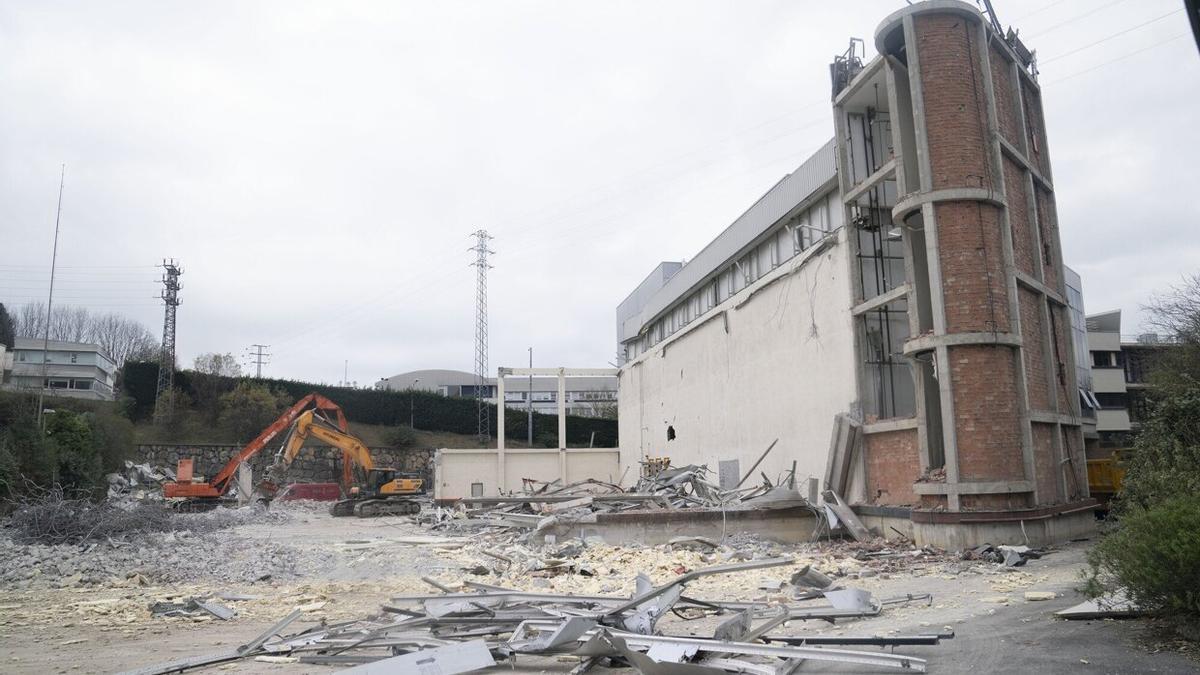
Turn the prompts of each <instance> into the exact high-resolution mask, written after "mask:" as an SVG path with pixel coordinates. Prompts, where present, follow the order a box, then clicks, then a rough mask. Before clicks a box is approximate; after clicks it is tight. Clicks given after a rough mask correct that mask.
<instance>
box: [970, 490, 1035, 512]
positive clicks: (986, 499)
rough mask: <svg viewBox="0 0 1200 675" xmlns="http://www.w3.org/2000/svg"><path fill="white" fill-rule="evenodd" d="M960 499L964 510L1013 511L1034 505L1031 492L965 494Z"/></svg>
mask: <svg viewBox="0 0 1200 675" xmlns="http://www.w3.org/2000/svg"><path fill="white" fill-rule="evenodd" d="M959 500H960V501H959V506H960V508H961V509H962V510H963V511H1011V510H1014V509H1026V508H1029V507H1030V506H1033V505H1032V504H1030V503H1029V493H1011V494H994V495H963V496H962V497H960V498H959Z"/></svg>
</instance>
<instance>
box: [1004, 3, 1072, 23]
mask: <svg viewBox="0 0 1200 675" xmlns="http://www.w3.org/2000/svg"><path fill="white" fill-rule="evenodd" d="M1066 1H1067V0H1058V1H1057V2H1051V3H1048V4H1046V5H1043V6H1042V7H1039V8H1038V9H1035V10H1033V11H1032V12H1029V13H1027V14H1022V15H1021V16H1018V17H1017V18H1015V19H1013V23H1016V22H1018V21H1022V20H1024V19H1028V18H1029V17H1031V16H1033V15H1034V14H1041V13H1042V12H1044V11H1046V10H1048V9H1051V8H1053V7H1057V6H1059V5H1061V4H1063V3H1064V2H1066Z"/></svg>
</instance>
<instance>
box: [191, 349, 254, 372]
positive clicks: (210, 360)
mask: <svg viewBox="0 0 1200 675" xmlns="http://www.w3.org/2000/svg"><path fill="white" fill-rule="evenodd" d="M192 367H193V368H194V369H195V370H196V371H198V372H201V373H204V374H205V375H221V376H224V377H239V376H241V374H242V366H241V364H239V363H238V361H237V359H236V358H234V356H233V354H230V353H228V352H226V353H224V354H218V353H216V352H209V353H208V354H201V355H200V356H197V357H196V359H195V360H194V361H193V362H192Z"/></svg>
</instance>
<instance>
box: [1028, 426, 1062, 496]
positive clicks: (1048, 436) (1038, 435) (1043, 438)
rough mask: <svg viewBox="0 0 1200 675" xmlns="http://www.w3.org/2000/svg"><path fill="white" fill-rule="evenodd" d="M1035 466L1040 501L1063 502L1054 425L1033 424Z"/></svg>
mask: <svg viewBox="0 0 1200 675" xmlns="http://www.w3.org/2000/svg"><path fill="white" fill-rule="evenodd" d="M1032 426H1033V466H1034V471H1036V472H1037V488H1038V501H1039V502H1040V503H1042V504H1057V503H1059V502H1061V501H1062V499H1061V497H1060V496H1059V494H1058V473H1057V472H1058V462H1057V461H1056V460H1055V453H1054V434H1055V433H1057V430H1056V428H1055V426H1054V425H1053V424H1038V423H1037V422H1034V423H1033V425H1032Z"/></svg>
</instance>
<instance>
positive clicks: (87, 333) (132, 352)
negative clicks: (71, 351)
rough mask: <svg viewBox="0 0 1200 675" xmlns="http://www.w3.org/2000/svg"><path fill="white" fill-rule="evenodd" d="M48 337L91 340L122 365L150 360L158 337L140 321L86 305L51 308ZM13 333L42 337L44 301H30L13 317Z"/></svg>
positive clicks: (79, 340)
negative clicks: (102, 311)
mask: <svg viewBox="0 0 1200 675" xmlns="http://www.w3.org/2000/svg"><path fill="white" fill-rule="evenodd" d="M51 314H52V315H53V316H52V317H51V319H50V339H51V340H66V341H68V342H92V343H95V344H98V345H100V351H102V352H104V353H105V354H106V355H107V356H108V357H109V358H110V359H112V360H113V363H115V364H116V365H117V367H118V368H121V367H122V366H124V365H125V362H126V361H130V360H134V361H137V360H143V359H144V360H152V359H155V358H157V356H158V344H159V343H158V338H157V337H155V336H154V334H153V333H151V332H150V329H148V328H146V326H145V325H143V324H142V323H141V322H139V321H136V320H134V319H130V318H129V317H127V316H124V315H121V314H117V313H116V312H106V313H104V314H92V313H91V312H89V311H88V310H87V308H85V307H70V306H63V307H55V308H54V311H53V312H51ZM15 323H16V326H15V330H14V333H15V334H16V335H19V336H21V337H30V338H37V337H43V336H44V335H45V331H46V305H44V304H41V303H29V304H26V305H23V306H22V307H21V311H20V312H19V313H18V315H17V317H16V321H15Z"/></svg>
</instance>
